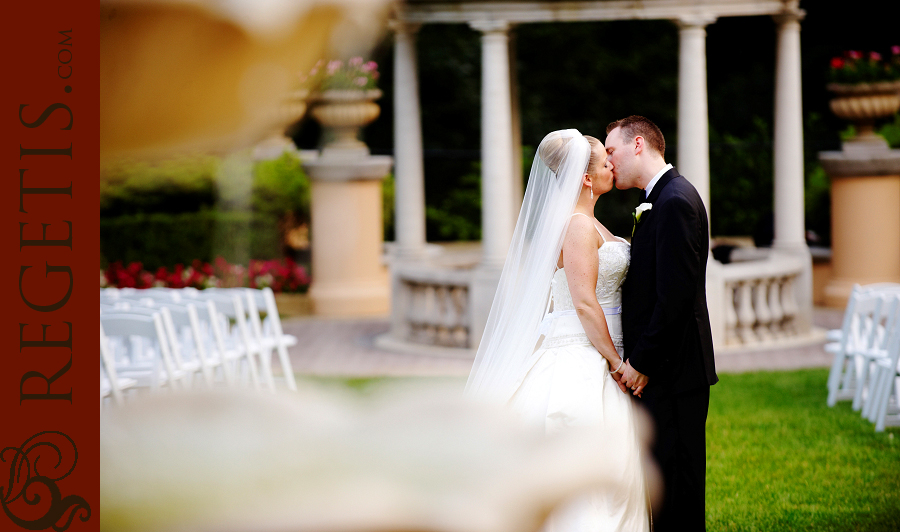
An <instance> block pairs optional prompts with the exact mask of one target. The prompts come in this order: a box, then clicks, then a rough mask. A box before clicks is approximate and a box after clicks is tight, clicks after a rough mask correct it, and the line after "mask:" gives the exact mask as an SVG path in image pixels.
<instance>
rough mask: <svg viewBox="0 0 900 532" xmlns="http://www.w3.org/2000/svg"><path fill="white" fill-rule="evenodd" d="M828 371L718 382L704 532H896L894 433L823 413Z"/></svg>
mask: <svg viewBox="0 0 900 532" xmlns="http://www.w3.org/2000/svg"><path fill="white" fill-rule="evenodd" d="M827 377H828V371H827V370H825V369H817V370H803V371H792V372H780V373H769V372H766V373H749V374H741V375H722V376H721V381H720V382H719V383H718V384H716V385H715V386H713V387H712V391H711V397H710V409H709V419H708V422H707V424H706V433H707V480H706V482H707V485H706V500H707V517H706V523H707V529H708V530H711V531H719V530H728V531H732V530H741V531H751V530H759V531H774V530H817V531H818V530H821V531H826V530H834V531H850V530H893V531H896V530H900V438H898V436H900V430H898V429H896V428H892V429H891V428H889V429H888V430H886V431H885V432H883V433H876V432H875V428H874V425H872V424H871V423H869V422H867V421H865V420H863V419H862V418H861V417H860V415H859V414H858V413H857V412H853V411H852V410H851V408H850V404H849V403H848V402H842V403H838V405H837V406H836V407H834V408H828V407H827V406H826V405H825V397H826V389H825V381H826V379H827Z"/></svg>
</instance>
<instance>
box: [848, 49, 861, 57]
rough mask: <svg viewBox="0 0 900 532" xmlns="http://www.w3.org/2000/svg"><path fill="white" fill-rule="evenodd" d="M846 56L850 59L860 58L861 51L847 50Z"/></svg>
mask: <svg viewBox="0 0 900 532" xmlns="http://www.w3.org/2000/svg"><path fill="white" fill-rule="evenodd" d="M847 57H849V58H850V59H862V52H859V51H857V50H850V51H849V52H847Z"/></svg>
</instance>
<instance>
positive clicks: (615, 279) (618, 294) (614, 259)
mask: <svg viewBox="0 0 900 532" xmlns="http://www.w3.org/2000/svg"><path fill="white" fill-rule="evenodd" d="M630 248H631V246H630V244H628V242H624V241H612V242H607V243H605V244H603V245H602V246H600V249H598V250H597V255H598V257H599V259H600V264H599V267H598V268H597V301H599V302H600V306H601V307H603V308H613V307H620V306H622V291H621V290H620V288H621V287H622V283H623V282H624V281H625V275H626V274H627V273H628V265H629V262H630V260H631V251H630ZM550 286H551V293H552V294H553V310H554V312H555V311H559V310H570V309H574V308H575V305H574V304H573V303H572V294H571V293H570V292H569V283H568V282H567V281H566V271H565V269H563V268H560V269H558V270H556V273H555V274H554V275H553V281H552V282H551V284H550Z"/></svg>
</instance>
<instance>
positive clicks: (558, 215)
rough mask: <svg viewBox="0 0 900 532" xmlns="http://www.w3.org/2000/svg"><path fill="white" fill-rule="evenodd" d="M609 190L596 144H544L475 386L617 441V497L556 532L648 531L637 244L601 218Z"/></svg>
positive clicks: (575, 136)
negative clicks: (638, 389) (639, 408)
mask: <svg viewBox="0 0 900 532" xmlns="http://www.w3.org/2000/svg"><path fill="white" fill-rule="evenodd" d="M612 188H613V175H612V165H611V164H610V163H609V162H608V161H607V155H606V151H605V149H604V147H603V144H602V143H601V142H600V141H599V140H597V139H595V138H593V137H587V136H583V135H581V134H580V133H579V132H578V131H577V130H574V129H567V130H562V131H554V132H552V133H550V134H548V135H547V136H546V137H544V139H543V140H542V141H541V144H540V146H539V147H538V152H537V155H536V156H535V159H534V163H533V165H532V168H531V174H530V176H529V179H528V187H527V190H526V192H525V199H524V201H523V204H522V209H521V211H520V212H519V219H518V222H517V223H516V229H515V233H514V234H513V239H512V242H511V243H510V247H509V252H508V254H507V257H506V263H505V265H504V267H503V272H502V274H501V278H500V284H499V285H498V287H497V292H496V294H495V296H494V302H493V305H492V306H491V312H490V315H489V317H488V322H487V325H486V327H485V332H484V336H483V337H482V340H481V344H480V345H479V348H478V353H477V355H476V357H475V362H474V365H473V367H472V371H471V373H470V375H469V380H468V383H467V384H466V391H467V393H469V394H472V395H475V396H478V397H482V398H485V399H489V400H495V401H500V402H504V403H507V404H508V405H509V406H510V407H511V408H512V409H513V411H515V412H516V413H517V414H519V415H520V416H521V417H522V418H523V419H525V420H526V421H527V422H529V423H531V424H533V425H535V426H537V427H539V428H540V429H542V430H544V431H545V432H546V433H547V434H552V433H554V432H557V431H560V430H565V429H566V427H572V426H579V425H592V426H599V427H601V428H602V430H603V433H604V435H605V437H609V438H615V439H616V440H617V444H618V445H617V447H618V448H619V449H620V452H619V454H618V455H617V456H611V457H609V462H610V467H614V468H616V472H617V475H618V476H619V482H618V488H617V489H616V490H615V491H609V490H608V491H606V492H593V493H590V494H587V495H585V496H583V497H581V498H579V499H578V500H576V501H573V502H571V503H569V504H567V505H566V506H565V507H563V508H560V509H558V510H557V511H555V512H554V513H553V515H551V517H550V519H549V520H548V522H547V524H546V526H545V530H546V531H547V532H600V531H607V530H610V531H612V530H628V531H637V530H648V529H649V516H648V506H647V495H646V488H645V485H644V474H643V471H642V469H641V456H640V444H639V441H638V435H637V429H636V426H635V419H634V417H635V414H634V409H633V405H632V403H631V397H630V396H629V395H628V391H627V390H626V389H625V387H624V386H623V385H622V384H621V382H620V381H621V373H622V370H623V367H624V365H623V361H622V353H623V344H622V325H621V317H620V312H621V304H622V298H621V289H620V287H621V285H622V282H623V281H624V279H625V274H626V273H627V271H628V264H629V244H628V243H627V242H626V241H625V240H623V239H621V238H618V237H616V236H614V235H612V233H610V232H609V231H608V230H607V229H606V228H605V227H603V225H602V224H600V222H598V221H597V220H595V219H594V216H593V212H594V204H595V203H596V201H597V198H598V197H599V196H600V195H601V194H604V193H606V192H609V191H610V190H611V189H612ZM548 292H549V294H550V297H549V301H548ZM551 307H552V312H549V311H550V309H551Z"/></svg>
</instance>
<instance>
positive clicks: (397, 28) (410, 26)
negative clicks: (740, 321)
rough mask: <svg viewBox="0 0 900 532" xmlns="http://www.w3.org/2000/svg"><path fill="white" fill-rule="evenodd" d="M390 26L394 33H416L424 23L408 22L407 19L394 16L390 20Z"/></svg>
mask: <svg viewBox="0 0 900 532" xmlns="http://www.w3.org/2000/svg"><path fill="white" fill-rule="evenodd" d="M388 28H390V30H391V31H393V32H394V33H408V34H415V33H418V32H419V29H421V28H422V24H421V23H418V22H408V21H405V20H400V19H396V18H392V19H390V20H388Z"/></svg>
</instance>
